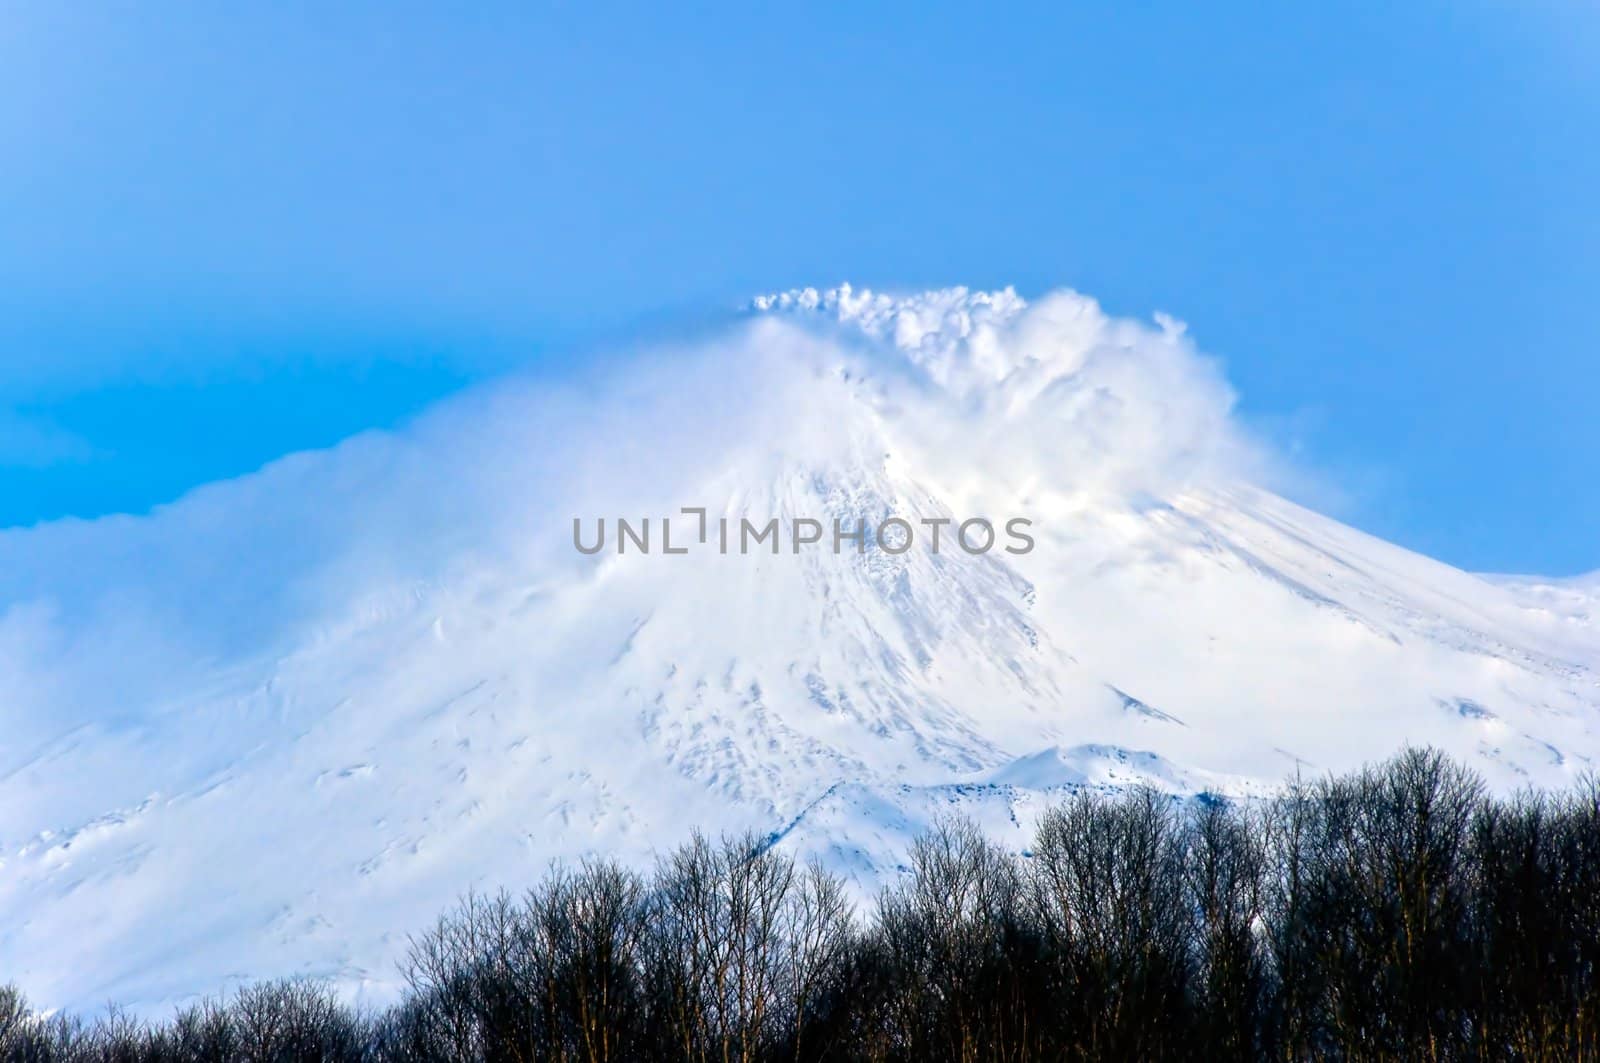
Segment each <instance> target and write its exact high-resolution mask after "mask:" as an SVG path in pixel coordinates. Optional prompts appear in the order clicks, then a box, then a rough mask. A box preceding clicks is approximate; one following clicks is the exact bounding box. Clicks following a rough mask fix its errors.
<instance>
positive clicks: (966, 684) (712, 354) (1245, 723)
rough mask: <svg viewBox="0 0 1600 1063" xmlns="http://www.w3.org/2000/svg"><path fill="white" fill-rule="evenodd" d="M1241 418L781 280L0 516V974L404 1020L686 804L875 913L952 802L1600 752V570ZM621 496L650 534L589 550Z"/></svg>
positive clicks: (1194, 396) (927, 307)
mask: <svg viewBox="0 0 1600 1063" xmlns="http://www.w3.org/2000/svg"><path fill="white" fill-rule="evenodd" d="M1232 403H1233V395H1232V392H1231V391H1230V389H1229V387H1228V385H1227V383H1226V381H1225V379H1224V378H1223V376H1222V373H1221V370H1220V368H1219V367H1218V366H1217V364H1216V363H1215V362H1213V361H1211V360H1210V359H1208V358H1207V357H1205V356H1204V355H1203V354H1201V353H1200V352H1199V350H1198V349H1197V348H1196V347H1195V345H1194V344H1193V342H1192V341H1191V340H1190V339H1189V337H1188V334H1187V332H1186V331H1185V330H1184V329H1183V327H1182V326H1181V325H1179V324H1178V323H1176V322H1174V321H1171V320H1169V319H1165V318H1158V319H1157V321H1156V322H1155V323H1153V324H1144V323H1140V322H1134V321H1128V320H1122V319H1118V318H1115V317H1111V316H1109V315H1107V314H1106V313H1104V312H1103V311H1102V310H1101V309H1100V308H1099V306H1098V305H1097V304H1095V302H1094V301H1093V300H1091V299H1089V298H1086V297H1084V296H1081V295H1078V294H1075V293H1070V292H1058V293H1053V294H1050V295H1047V296H1045V297H1042V298H1040V299H1038V300H1035V301H1031V302H1030V301H1026V300H1024V299H1022V298H1020V297H1018V296H1017V295H1016V294H1015V293H1013V292H1010V291H1002V292H991V293H984V292H970V291H967V290H964V289H952V290H947V291H939V292H930V293H924V294H919V295H909V296H899V297H896V296H885V295H879V294H875V293H870V292H858V291H854V290H852V289H849V288H841V289H837V290H833V291H828V292H818V291H811V290H805V291H795V292H786V293H781V294H776V295H772V296H766V297H763V298H761V299H759V300H757V301H756V304H755V305H754V306H753V307H752V308H751V309H750V311H749V312H748V313H747V314H745V315H743V316H742V318H741V319H740V320H739V321H737V322H735V323H733V324H731V325H729V326H728V327H727V328H726V329H724V330H722V331H721V332H719V333H717V334H715V335H712V336H710V337H704V338H701V339H698V340H695V341H694V342H679V343H677V344H673V345H656V346H654V347H652V348H651V349H650V350H649V351H647V352H644V353H637V354H633V353H630V354H626V355H619V356H616V357H611V358H606V359H601V360H598V361H597V363H596V367H595V368H594V369H593V371H592V372H590V373H588V374H587V375H585V376H583V377H582V378H578V379H562V380H551V379H544V378H530V379H520V380H511V381H505V382H501V383H499V384H496V385H494V386H492V387H486V388H480V389H478V390H477V391H474V392H471V393H468V394H465V395H462V396H460V397H457V398H455V399H452V400H450V401H448V402H446V403H444V404H443V405H441V406H440V407H439V408H437V409H435V410H433V411H431V412H429V413H428V414H426V415H425V416H424V417H422V418H420V419H419V420H418V421H417V422H416V423H414V424H412V425H410V426H407V427H406V428H405V429H403V430H400V431H398V432H393V433H370V434H367V435H363V436H359V437H356V438H354V439H352V440H349V441H347V442H345V443H343V444H341V445H340V446H338V447H335V448H333V449H331V450H328V451H322V452H315V453H307V454H299V455H293V456H291V457H289V458H285V459H283V460H281V461H279V462H276V463H274V464H272V465H270V466H268V467H266V468H265V469H263V470H261V471H260V472H258V473H256V474H253V475H251V476H249V477H245V478H242V479H240V480H236V481H229V482H226V483H219V484H214V485H210V486H208V487H205V488H202V489H200V490H198V491H195V492H193V493H191V494H190V495H188V496H185V497H184V498H182V499H180V500H178V501H176V502H174V503H172V504H171V505H169V506H165V507H162V508H160V509H158V510H156V511H154V512H152V513H149V514H145V515H140V516H126V517H116V518H108V519H103V520H97V521H91V522H83V521H71V522H61V523H57V524H49V525H43V526H39V527H36V528H32V529H25V530H24V529H18V530H11V531H6V532H4V533H0V712H3V723H4V728H3V731H0V975H3V976H4V978H6V979H11V980H15V981H17V982H18V983H19V984H21V985H23V986H25V987H26V988H27V990H28V992H29V994H30V996H32V997H33V998H34V999H35V1000H36V1001H38V1002H40V1003H42V1004H46V1005H49V1006H77V1007H83V1006H95V1005H98V1004H100V1003H103V1002H104V1001H106V1000H116V1001H119V1002H121V1003H124V1004H127V1005H130V1006H132V1007H134V1008H151V1009H153V1008H158V1007H161V1006H164V1005H166V1004H168V1003H170V1002H172V1001H175V1000H181V999H184V998H186V997H189V996H192V995H194V994H197V993H203V992H214V991H217V990H220V989H223V988H226V987H228V986H230V985H232V984H235V983H237V982H238V981H240V980H246V979H255V978H263V977H272V976H280V975H309V976H315V977H320V978H327V979H331V980H333V981H334V982H336V983H337V984H338V985H339V986H341V987H342V988H344V989H345V990H347V991H349V992H351V993H353V994H356V995H365V996H367V997H369V998H371V999H376V1000H381V999H387V998H388V997H389V996H391V995H392V994H393V993H394V992H395V990H396V989H397V987H398V980H399V979H398V972H397V969H396V960H397V958H398V957H399V956H400V955H401V953H402V952H403V950H404V947H405V940H406V935H407V934H408V933H411V932H415V931H418V930H421V929H423V928H425V927H427V926H428V925H430V924H431V922H432V921H433V919H434V918H435V916H436V915H437V913H438V912H439V911H441V910H442V909H444V908H445V907H447V906H448V905H449V904H450V903H451V902H452V900H453V899H454V898H455V897H456V896H458V895H459V894H460V893H461V892H463V891H465V890H467V889H472V888H477V889H492V888H497V887H499V886H502V885H504V886H509V887H512V888H516V887H518V886H520V885H523V884H528V883H530V882H531V881H533V880H534V879H536V878H537V877H538V876H540V875H541V874H542V873H543V871H544V869H545V868H546V866H547V865H548V863H549V862H550V861H551V860H553V859H561V860H575V859H579V858H581V857H583V856H584V855H586V854H591V853H603V854H608V855H614V856H617V857H619V858H621V859H624V860H626V861H630V862H635V863H639V864H647V863H648V862H649V861H650V860H651V859H652V858H653V854H654V853H656V852H658V851H662V850H665V849H667V848H670V847H671V846H673V845H674V844H676V843H678V842H680V841H681V840H683V839H684V838H685V837H686V835H687V834H688V832H689V831H690V830H691V829H694V828H699V829H702V830H705V831H708V832H713V833H714V832H717V831H723V830H729V831H731V830H755V831H758V832H760V833H761V834H762V835H765V836H768V837H770V838H771V839H772V843H773V844H775V845H780V846H785V847H790V848H792V849H794V850H795V851H797V852H800V853H804V854H806V855H809V856H815V857H817V858H819V859H821V860H822V861H824V862H825V863H827V864H829V865H830V866H832V867H833V868H835V869H836V870H839V871H840V872H842V873H844V874H846V875H847V876H848V877H849V878H850V880H851V881H852V882H853V883H855V884H856V886H857V887H858V888H860V889H861V890H862V891H863V892H866V891H870V890H872V889H874V888H875V887H876V886H877V885H878V884H881V883H882V882H885V881H888V880H889V879H890V878H891V877H892V876H894V875H895V874H897V873H898V870H897V869H898V867H899V863H900V860H901V858H902V856H903V853H904V848H905V844H906V841H907V839H909V838H910V837H911V836H912V835H914V834H915V833H916V832H918V831H919V830H921V829H923V828H924V827H925V826H927V825H928V824H929V823H931V822H932V821H934V820H935V819H936V818H937V817H939V816H941V815H946V814H949V813H952V812H958V813H962V814H965V815H968V816H971V817H973V818H974V819H976V820H977V821H978V822H979V823H980V824H982V825H983V826H984V827H985V828H986V829H987V830H989V831H991V832H993V833H994V834H995V835H996V836H997V837H999V838H1001V839H1002V840H1003V841H1005V842H1006V844H1008V845H1011V846H1013V847H1016V848H1019V849H1020V848H1022V847H1023V846H1024V845H1025V844H1026V839H1027V837H1028V835H1029V832H1030V830H1031V824H1032V819H1033V817H1034V816H1035V815H1036V813H1037V811H1038V810H1039V809H1041V808H1043V807H1045V806H1046V805H1048V804H1049V803H1050V802H1051V801H1053V800H1058V799H1059V798H1060V797H1061V795H1063V794H1064V793H1067V792H1069V791H1071V790H1074V789H1077V788H1082V787H1095V788H1117V787H1123V786H1128V785H1132V784H1138V783H1143V784H1149V785H1154V786H1157V787H1160V788H1162V789H1164V790H1167V791H1170V792H1172V793H1175V794H1194V793H1200V792H1215V793H1222V794H1231V795H1237V796H1249V795H1251V794H1260V793H1266V792H1268V791H1270V790H1271V789H1272V788H1274V787H1277V786H1279V785H1282V784H1283V782H1284V781H1285V780H1286V779H1289V778H1293V777H1295V776H1296V775H1299V776H1301V777H1315V776H1318V775H1321V774H1322V773H1324V772H1329V771H1337V770H1346V769H1349V768H1351V767H1354V766H1357V765H1359V764H1361V763H1362V762H1364V761H1368V760H1372V759H1376V758H1381V757H1384V756H1387V755H1389V754H1391V753H1393V752H1394V751H1396V750H1397V749H1398V748H1400V747H1401V746H1403V745H1406V744H1413V745H1418V744H1429V745H1434V746H1438V747H1440V748H1442V749H1444V750H1445V751H1447V752H1448V753H1450V754H1451V755H1453V756H1455V757H1457V758H1458V759H1460V760H1462V761H1464V762H1466V763H1467V764H1469V765H1471V766H1473V767H1475V768H1476V769H1477V770H1478V771H1479V772H1481V773H1482V774H1483V775H1484V777H1485V778H1486V779H1487V780H1488V782H1489V783H1490V784H1491V785H1492V786H1494V787H1496V788H1499V789H1502V790H1509V789H1514V788H1516V787H1519V786H1522V785H1529V784H1531V785H1560V784H1563V783H1565V782H1567V781H1569V780H1570V779H1571V778H1572V777H1574V776H1575V775H1577V774H1579V773H1581V772H1583V771H1585V770H1588V769H1590V768H1591V767H1592V766H1593V765H1594V763H1595V758H1596V757H1600V584H1596V583H1595V582H1594V581H1593V580H1590V581H1583V580H1576V581H1557V580H1539V579H1533V578H1510V577H1494V578H1489V577H1482V576H1478V575H1473V574H1469V573H1466V572H1462V571H1459V570H1457V569H1454V568H1451V567H1450V566H1448V565H1445V564H1442V563H1439V562H1435V561H1432V560H1429V559H1427V558H1424V557H1421V556H1418V555H1416V554H1414V553H1411V552H1409V551H1407V550H1404V549H1402V548H1399V547H1397V546H1394V545H1390V544H1388V543H1385V542H1383V541H1380V540H1378V539H1375V538H1373V537H1371V536H1368V535H1365V534H1363V533H1361V532H1359V531H1356V530H1353V529H1352V528H1349V527H1347V526H1345V525H1343V524H1340V523H1339V522H1337V521H1334V520H1331V519H1329V518H1327V517H1324V516H1320V515H1318V514H1317V513H1315V512H1313V511H1311V510H1310V509H1307V508H1304V507H1303V506H1301V505H1299V504H1296V503H1294V502H1291V501H1288V500H1286V498H1285V497H1283V494H1284V492H1285V491H1288V490H1289V488H1287V487H1285V486H1284V485H1285V484H1286V483H1288V484H1292V482H1293V479H1294V478H1293V474H1291V473H1290V472H1288V471H1287V470H1285V469H1283V468H1282V467H1281V465H1280V463H1278V462H1276V461H1274V460H1273V458H1272V456H1271V455H1270V454H1269V453H1267V452H1266V451H1265V450H1264V449H1263V448H1262V447H1260V446H1258V445H1257V444H1255V443H1253V442H1252V440H1251V439H1250V438H1249V436H1248V433H1246V432H1244V431H1242V430H1241V429H1240V428H1239V427H1238V424H1237V420H1236V418H1235V417H1234V416H1233V413H1232ZM619 519H621V520H624V521H627V522H628V523H629V526H630V529H631V530H633V531H634V532H637V531H638V530H639V529H640V528H642V527H643V526H644V521H646V520H649V521H651V523H652V525H653V527H654V529H655V539H654V541H653V542H652V543H651V548H650V549H641V548H640V546H641V545H642V544H641V543H640V542H639V541H638V540H637V538H634V539H628V538H624V537H621V536H617V535H613V536H612V537H611V538H609V539H608V540H606V541H605V543H604V546H603V548H601V549H598V550H595V551H593V552H587V551H586V550H584V549H581V548H580V547H579V543H578V542H575V539H574V528H575V525H576V526H577V527H578V528H579V529H583V534H582V536H580V539H582V540H583V542H582V545H584V546H588V545H592V542H593V529H595V528H597V527H598V522H600V521H602V520H604V521H605V522H606V523H607V526H608V527H609V528H610V529H611V530H612V531H613V532H615V531H617V530H618V524H617V521H618V520H619ZM980 519H981V520H982V521H985V522H987V523H988V525H989V526H990V527H992V528H994V529H997V530H998V535H997V537H996V542H995V544H994V545H993V546H992V548H989V549H985V550H981V551H979V550H972V549H968V548H967V547H966V545H965V544H963V543H961V542H954V541H952V538H951V535H952V533H953V531H954V530H955V529H958V528H960V527H961V526H962V525H963V524H964V523H965V522H968V521H973V520H980ZM702 520H703V521H704V528H705V529H708V531H707V532H706V534H704V536H702V525H701V523H700V522H701V521H702ZM665 521H670V522H671V532H670V534H671V537H672V538H671V543H672V546H673V551H672V552H670V553H669V552H665V551H663V550H662V549H661V546H662V540H661V534H662V523H663V522H665ZM722 521H728V522H730V526H731V527H733V528H736V529H740V530H741V531H742V529H743V527H744V522H748V523H749V524H750V525H752V526H754V527H755V528H757V529H764V528H766V527H767V525H768V524H769V522H774V521H775V522H776V528H777V536H776V538H775V539H773V540H766V539H761V540H758V541H757V542H756V543H755V546H754V548H752V549H743V548H742V547H744V546H745V545H746V544H745V543H743V542H740V543H739V544H738V545H739V547H740V548H731V547H730V548H729V549H727V550H724V549H722V548H721V546H720V543H719V542H718V534H717V531H716V529H717V528H718V527H719V526H720V523H719V522H722ZM1013 521H1023V522H1025V523H1024V524H1022V525H1019V526H1020V527H1023V528H1025V529H1026V530H1027V534H1028V536H1029V539H1030V543H1031V545H1030V547H1029V548H1028V549H1026V550H1021V549H1020V545H1021V544H1020V541H1018V540H1013V539H1008V538H1007V537H1006V533H1005V529H1006V527H1007V526H1008V524H1009V523H1010V522H1013ZM810 522H814V523H815V525H816V526H817V527H818V528H819V529H823V530H824V532H823V534H822V535H821V537H820V539H819V540H818V541H816V542H813V543H801V542H798V541H797V540H798V539H799V538H803V537H804V536H797V535H796V534H795V529H796V528H797V527H804V528H807V529H809V528H810V527H811V523H810ZM946 522H948V523H946ZM886 527H890V528H894V529H899V528H902V527H904V528H908V529H911V530H912V531H913V532H914V533H915V534H914V535H913V536H911V538H910V540H909V541H907V540H906V539H904V538H895V537H894V536H893V535H891V536H889V537H888V538H883V537H880V536H879V535H878V534H877V532H878V531H879V530H882V529H884V528H886ZM935 527H937V528H943V529H945V530H946V537H945V541H944V542H943V543H942V548H941V549H934V548H933V546H932V544H931V543H930V542H929V541H928V537H927V535H926V534H925V532H926V531H927V530H928V529H930V528H935ZM977 527H978V528H979V529H980V530H981V525H980V526H977ZM861 528H865V529H867V530H866V532H865V534H863V535H862V536H861V538H860V540H859V541H858V540H856V539H850V538H846V539H845V540H843V541H842V542H838V541H835V531H836V529H845V530H846V531H849V530H852V529H861ZM1007 546H1012V547H1018V549H1017V550H1015V551H1012V550H1007V549H1006V547H1007ZM679 550H682V551H683V552H681V553H680V552H678V551H679Z"/></svg>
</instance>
